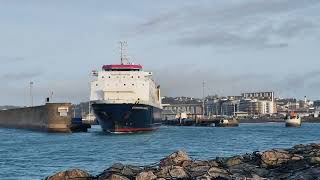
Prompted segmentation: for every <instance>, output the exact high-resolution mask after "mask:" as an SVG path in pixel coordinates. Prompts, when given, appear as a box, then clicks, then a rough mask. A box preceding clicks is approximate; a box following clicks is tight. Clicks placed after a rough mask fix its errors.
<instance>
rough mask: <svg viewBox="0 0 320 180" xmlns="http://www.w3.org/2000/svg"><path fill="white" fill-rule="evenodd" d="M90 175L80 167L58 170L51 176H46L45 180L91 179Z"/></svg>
mask: <svg viewBox="0 0 320 180" xmlns="http://www.w3.org/2000/svg"><path fill="white" fill-rule="evenodd" d="M91 178H92V175H90V174H89V173H88V172H86V171H83V170H81V169H71V170H67V171H63V172H59V173H57V174H55V175H53V176H49V177H47V178H46V179H45V180H69V179H83V180H86V179H88V180H89V179H91Z"/></svg>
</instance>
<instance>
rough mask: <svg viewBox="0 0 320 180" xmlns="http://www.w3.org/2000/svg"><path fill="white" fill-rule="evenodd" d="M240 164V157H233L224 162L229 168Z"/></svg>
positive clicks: (241, 161)
mask: <svg viewBox="0 0 320 180" xmlns="http://www.w3.org/2000/svg"><path fill="white" fill-rule="evenodd" d="M241 163H243V157H242V156H235V157H232V158H230V159H228V160H227V161H226V166H227V167H231V166H235V165H239V164H241Z"/></svg>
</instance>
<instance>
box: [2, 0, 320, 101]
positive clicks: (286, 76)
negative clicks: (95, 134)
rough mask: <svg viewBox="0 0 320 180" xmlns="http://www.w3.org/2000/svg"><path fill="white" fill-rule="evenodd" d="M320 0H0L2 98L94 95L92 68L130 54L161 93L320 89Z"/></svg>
mask: <svg viewBox="0 0 320 180" xmlns="http://www.w3.org/2000/svg"><path fill="white" fill-rule="evenodd" d="M319 30H320V1H319V0H268V1H266V0H228V1H225V0H197V1H194V0H161V1H150V0H137V1H129V0H116V1H114V0H108V1H105V0H94V1H92V0H68V1H65V0H55V1H49V0H28V1H23V0H0V64H1V66H0V92H1V93H0V105H28V104H30V98H29V83H30V81H32V82H34V84H33V93H32V94H33V95H34V101H35V104H43V103H44V99H45V97H47V96H49V95H50V92H53V100H54V101H55V102H66V101H69V102H72V103H78V102H82V101H87V100H88V99H89V94H90V87H89V84H90V81H91V80H92V77H91V71H92V70H100V69H101V67H102V65H104V64H116V63H119V61H120V58H119V55H120V50H119V41H127V42H128V54H129V57H130V59H131V61H132V62H134V63H136V64H142V65H143V66H144V70H146V71H152V72H153V73H154V79H155V80H156V82H157V83H158V84H160V85H161V89H162V95H163V96H192V97H202V83H203V82H205V94H206V95H214V94H218V95H223V96H226V95H240V93H242V92H252V91H275V93H276V94H277V96H279V97H290V98H291V97H295V98H299V99H302V98H303V97H304V96H307V97H308V98H309V99H313V100H315V99H320V68H319V67H320V58H319V57H320V31H319Z"/></svg>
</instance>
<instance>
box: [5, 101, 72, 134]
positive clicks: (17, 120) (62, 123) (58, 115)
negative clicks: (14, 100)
mask: <svg viewBox="0 0 320 180" xmlns="http://www.w3.org/2000/svg"><path fill="white" fill-rule="evenodd" d="M71 119H72V112H71V103H47V104H45V105H43V106H35V107H26V108H19V109H10V110H3V111H0V127H8V128H21V129H32V130H39V131H47V132H71V130H70V127H71Z"/></svg>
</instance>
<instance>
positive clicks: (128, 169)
mask: <svg viewBox="0 0 320 180" xmlns="http://www.w3.org/2000/svg"><path fill="white" fill-rule="evenodd" d="M67 179H82V180H93V179H95V180H134V179H137V180H166V179H181V180H187V179H194V180H209V179H219V180H220V179H221V180H228V179H230V180H231V179H239V180H241V179H257V180H258V179H320V144H309V145H296V146H294V147H292V148H289V149H272V150H267V151H264V152H253V153H251V154H244V155H238V156H234V157H229V158H219V157H218V158H216V159H212V160H208V161H194V160H192V159H191V158H190V157H189V156H188V154H187V153H186V152H184V151H177V152H175V153H173V154H171V155H169V156H168V157H166V158H164V159H162V160H160V162H159V163H158V164H155V165H151V166H145V167H138V166H131V165H123V164H114V165H113V166H111V167H110V168H108V169H106V170H105V171H104V172H102V173H101V174H99V175H96V176H92V175H90V174H89V173H87V172H86V171H83V170H79V169H74V170H68V171H64V172H60V173H57V174H55V175H53V176H49V177H47V178H46V179H45V180H67Z"/></svg>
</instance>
